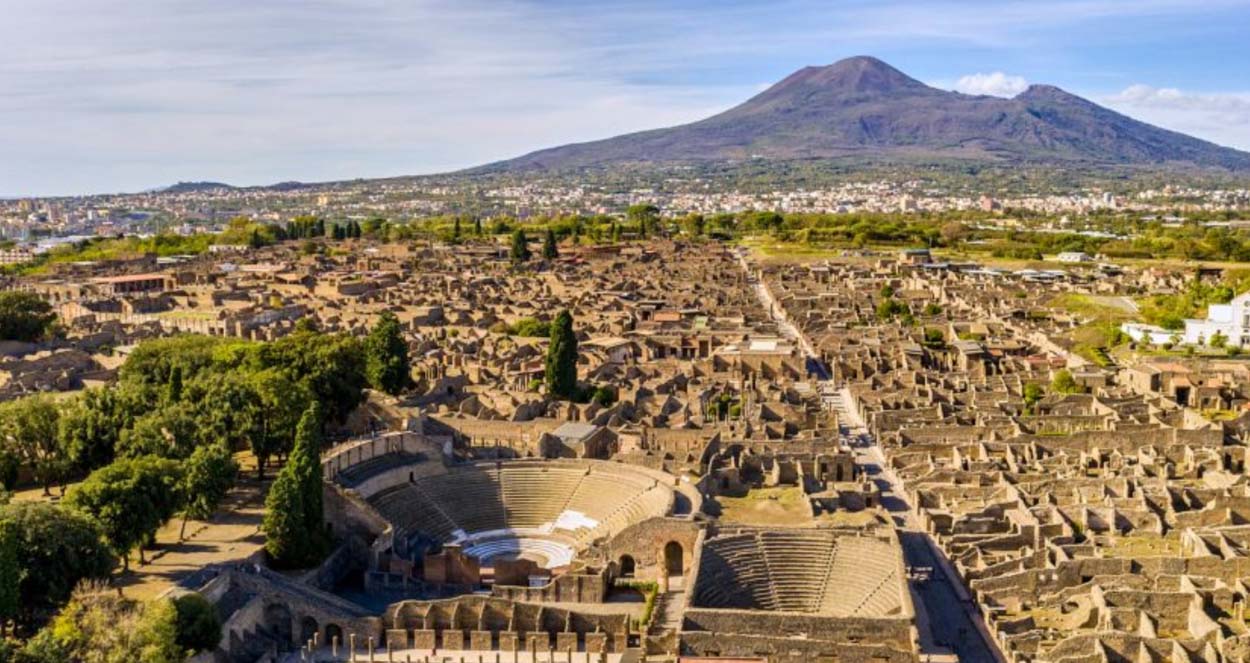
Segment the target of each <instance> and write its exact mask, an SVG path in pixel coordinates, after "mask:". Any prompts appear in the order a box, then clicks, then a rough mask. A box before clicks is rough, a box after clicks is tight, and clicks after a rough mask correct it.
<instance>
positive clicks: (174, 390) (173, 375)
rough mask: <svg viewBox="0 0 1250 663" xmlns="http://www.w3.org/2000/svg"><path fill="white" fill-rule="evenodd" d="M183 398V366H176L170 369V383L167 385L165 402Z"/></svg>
mask: <svg viewBox="0 0 1250 663" xmlns="http://www.w3.org/2000/svg"><path fill="white" fill-rule="evenodd" d="M180 400H182V367H181V366H174V367H173V369H172V370H170V371H169V384H166V385H165V402H166V403H177V402H178V401H180Z"/></svg>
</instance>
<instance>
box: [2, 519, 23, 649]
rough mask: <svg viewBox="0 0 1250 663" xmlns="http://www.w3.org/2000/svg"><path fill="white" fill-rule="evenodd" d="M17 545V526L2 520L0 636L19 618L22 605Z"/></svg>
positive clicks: (20, 572)
mask: <svg viewBox="0 0 1250 663" xmlns="http://www.w3.org/2000/svg"><path fill="white" fill-rule="evenodd" d="M17 545H18V541H17V528H16V527H15V526H13V525H12V524H10V523H7V522H3V521H0V638H3V636H4V631H5V624H6V623H7V622H8V621H9V620H11V619H17V611H18V609H19V608H20V607H21V605H22V604H21V598H22V597H21V595H20V594H19V593H18V584H19V583H20V582H21V581H22V567H21V566H20V565H19V563H18V557H17Z"/></svg>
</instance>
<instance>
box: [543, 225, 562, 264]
mask: <svg viewBox="0 0 1250 663" xmlns="http://www.w3.org/2000/svg"><path fill="white" fill-rule="evenodd" d="M558 257H560V249H559V248H557V247H556V233H555V231H553V230H552V229H551V228H548V229H547V235H546V236H545V237H543V259H544V260H555V259H556V258H558Z"/></svg>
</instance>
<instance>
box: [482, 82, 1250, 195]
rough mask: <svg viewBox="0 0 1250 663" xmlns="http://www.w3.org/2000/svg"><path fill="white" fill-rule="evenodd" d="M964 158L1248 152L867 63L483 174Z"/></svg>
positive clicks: (1222, 160)
mask: <svg viewBox="0 0 1250 663" xmlns="http://www.w3.org/2000/svg"><path fill="white" fill-rule="evenodd" d="M846 157H867V158H872V159H875V160H893V159H898V160H904V159H906V160H915V159H966V160H973V161H997V162H1002V161H1007V162H1027V163H1036V164H1050V165H1060V166H1062V165H1067V164H1085V165H1102V164H1105V165H1124V166H1149V167H1162V168H1172V167H1181V168H1192V167H1199V168H1210V169H1224V170H1233V171H1250V153H1246V152H1240V151H1237V150H1233V149H1230V148H1226V147H1221V146H1219V145H1216V144H1214V143H1209V142H1207V141H1204V140H1199V139H1197V138H1192V137H1190V136H1186V135H1183V134H1180V133H1176V132H1174V131H1168V130H1166V129H1160V128H1159V127H1155V126H1152V125H1149V124H1146V123H1144V122H1139V121H1137V120H1134V119H1132V118H1129V117H1126V116H1124V115H1121V114H1119V113H1116V112H1114V111H1111V110H1108V109H1106V108H1103V107H1101V106H1099V105H1097V104H1094V103H1092V102H1090V101H1087V100H1085V99H1082V98H1081V97H1078V96H1076V95H1073V94H1069V93H1067V92H1064V91H1063V90H1060V89H1059V88H1056V87H1052V86H1048V85H1033V86H1031V87H1029V88H1028V89H1027V90H1025V91H1024V92H1022V93H1021V94H1019V95H1018V96H1016V97H1015V98H1012V99H1004V98H1000V97H989V96H970V95H966V94H960V93H958V92H947V91H945V90H939V89H936V88H933V87H929V86H928V85H925V84H924V83H921V82H920V81H918V80H915V79H913V78H911V77H909V76H907V75H906V74H904V73H903V72H901V71H899V70H897V69H895V68H893V67H891V66H890V65H888V64H886V63H884V62H882V61H880V60H877V59H876V58H871V57H853V58H849V59H846V60H842V61H840V62H837V63H835V64H832V65H829V66H824V67H805V68H803V69H800V70H798V71H796V72H794V73H793V74H791V75H790V76H787V77H786V78H785V79H784V80H782V81H781V82H779V83H777V84H776V85H773V86H772V87H770V88H768V89H767V90H765V91H764V92H762V93H760V94H758V95H756V96H755V97H752V98H751V99H749V100H747V101H746V102H745V103H743V104H741V105H739V106H736V107H734V108H731V109H729V110H727V111H725V112H723V113H720V114H718V115H714V116H712V117H709V118H707V119H705V120H700V121H698V122H694V123H692V124H685V125H681V126H676V127H671V128H667V129H655V130H651V131H643V132H639V133H632V134H626V135H623V136H617V137H615V138H609V139H606V140H599V141H593V142H589V143H577V144H572V145H564V146H562V147H554V148H550V149H545V150H540V151H537V152H532V153H530V154H527V155H525V156H522V157H518V158H516V159H511V160H508V161H501V162H497V163H493V164H489V165H486V166H482V167H480V168H478V169H476V171H477V172H501V171H531V170H549V171H558V170H569V169H578V168H587V167H602V166H612V165H623V164H666V163H682V162H710V161H740V160H746V159H771V160H793V159H831V158H846Z"/></svg>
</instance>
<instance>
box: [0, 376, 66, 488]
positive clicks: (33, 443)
mask: <svg viewBox="0 0 1250 663" xmlns="http://www.w3.org/2000/svg"><path fill="white" fill-rule="evenodd" d="M60 415H61V412H60V408H58V407H57V405H56V403H55V402H54V401H53V400H52V398H51V397H50V396H47V395H43V394H39V395H35V396H28V397H26V398H21V399H18V400H15V401H10V402H8V403H0V446H3V447H4V448H5V449H6V450H7V451H8V452H9V453H10V454H12V455H13V456H15V457H17V458H18V459H19V460H20V461H21V462H22V463H23V464H25V465H26V466H27V467H29V468H31V470H32V471H33V472H34V474H35V480H36V481H38V482H39V484H40V485H42V486H43V494H44V495H50V494H51V492H52V491H51V488H52V484H53V483H55V482H57V481H60V480H61V479H62V478H63V476H64V473H65V471H66V469H67V468H68V465H69V463H68V459H67V457H66V455H65V453H63V450H62V449H61V445H60V444H59V440H58V437H57V427H58V426H59V421H60Z"/></svg>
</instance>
